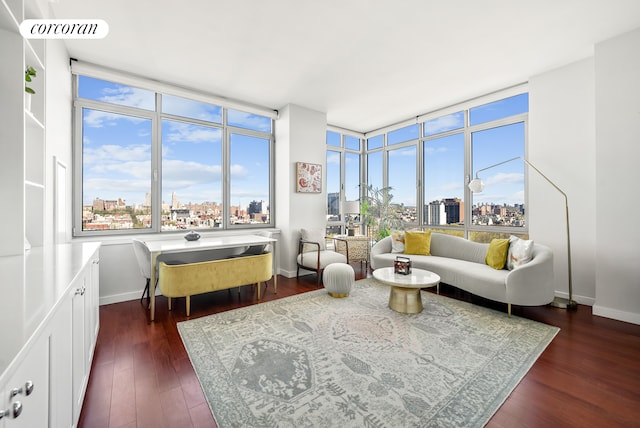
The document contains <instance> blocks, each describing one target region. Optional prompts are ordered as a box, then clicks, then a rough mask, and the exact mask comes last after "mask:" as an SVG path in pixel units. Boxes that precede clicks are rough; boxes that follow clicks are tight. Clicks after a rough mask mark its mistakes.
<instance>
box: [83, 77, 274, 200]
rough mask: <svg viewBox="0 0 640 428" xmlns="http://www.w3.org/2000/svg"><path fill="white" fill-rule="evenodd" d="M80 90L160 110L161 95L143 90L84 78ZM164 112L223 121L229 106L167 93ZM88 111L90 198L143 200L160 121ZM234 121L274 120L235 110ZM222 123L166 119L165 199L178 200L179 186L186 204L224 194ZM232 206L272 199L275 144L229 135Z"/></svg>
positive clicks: (265, 125)
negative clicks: (158, 99) (271, 156)
mask: <svg viewBox="0 0 640 428" xmlns="http://www.w3.org/2000/svg"><path fill="white" fill-rule="evenodd" d="M79 93H80V96H81V97H82V98H89V99H93V100H98V101H104V102H108V103H112V104H118V105H122V106H128V107H136V108H141V109H145V110H148V115H152V114H153V110H154V109H155V94H154V93H153V92H151V91H147V90H144V89H139V88H134V87H130V86H125V85H118V84H114V83H111V82H105V81H102V80H98V79H92V78H87V77H83V76H81V77H80V83H79ZM162 101H163V112H165V113H168V114H172V115H176V116H182V117H188V118H194V119H198V120H204V121H210V122H213V123H220V122H221V120H222V109H221V108H220V107H219V106H214V105H210V104H206V103H201V102H197V101H192V100H186V99H184V98H180V97H175V96H164V97H163V99H162ZM150 117H151V116H149V118H141V117H133V116H127V115H122V114H115V113H110V112H106V111H100V110H97V109H89V108H85V109H84V110H83V124H84V129H83V130H84V132H83V146H84V151H83V183H84V187H83V203H84V204H90V203H91V202H92V201H93V199H95V198H101V199H117V198H123V199H125V201H126V202H127V204H133V203H136V204H141V203H143V202H144V196H145V193H149V192H151V155H152V153H151V149H152V133H153V132H154V131H153V125H152V120H151V118H150ZM228 123H229V124H230V125H234V126H237V127H240V128H249V129H258V130H265V131H267V132H268V131H270V129H271V121H270V119H268V118H265V117H263V116H257V115H253V114H249V113H245V112H241V111H237V110H228ZM222 132H223V131H222V129H220V128H217V127H211V126H203V125H199V124H192V123H185V122H180V121H177V120H172V119H163V120H162V124H161V133H162V182H163V193H162V198H163V200H164V202H165V203H170V202H171V193H172V192H176V194H177V196H178V199H179V200H180V202H182V203H188V202H193V203H199V202H204V201H215V202H218V203H220V202H221V199H222V181H221V180H222V137H223V136H222ZM230 139H231V149H230V160H231V166H230V178H231V191H232V193H231V204H232V205H235V204H241V205H242V206H247V205H248V204H249V202H250V201H252V200H267V201H268V200H269V142H268V140H266V139H261V138H257V137H253V136H246V135H243V134H240V133H232V134H230Z"/></svg>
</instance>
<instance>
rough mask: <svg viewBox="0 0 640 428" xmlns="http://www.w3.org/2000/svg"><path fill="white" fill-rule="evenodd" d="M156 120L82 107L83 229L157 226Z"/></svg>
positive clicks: (106, 229)
mask: <svg viewBox="0 0 640 428" xmlns="http://www.w3.org/2000/svg"><path fill="white" fill-rule="evenodd" d="M151 129H152V127H151V120H150V119H144V118H140V117H134V116H127V115H123V114H115V113H108V112H104V111H100V110H93V109H88V108H84V109H82V205H83V207H82V230H95V231H102V230H104V231H108V230H116V229H143V228H150V227H151Z"/></svg>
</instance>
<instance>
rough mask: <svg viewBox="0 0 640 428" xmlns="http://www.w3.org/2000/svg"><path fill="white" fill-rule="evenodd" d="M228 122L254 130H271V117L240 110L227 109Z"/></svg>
mask: <svg viewBox="0 0 640 428" xmlns="http://www.w3.org/2000/svg"><path fill="white" fill-rule="evenodd" d="M227 124H228V125H230V126H237V127H238V128H244V129H252V130H254V131H261V132H271V118H268V117H266V116H260V115H257V114H252V113H246V112H244V111H239V110H232V109H228V110H227Z"/></svg>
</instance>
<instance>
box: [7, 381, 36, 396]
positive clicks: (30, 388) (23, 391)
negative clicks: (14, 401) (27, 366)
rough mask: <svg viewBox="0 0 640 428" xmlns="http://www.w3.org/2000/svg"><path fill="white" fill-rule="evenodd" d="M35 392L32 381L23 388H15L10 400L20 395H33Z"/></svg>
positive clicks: (10, 393)
mask: <svg viewBox="0 0 640 428" xmlns="http://www.w3.org/2000/svg"><path fill="white" fill-rule="evenodd" d="M32 392H33V382H31V381H30V380H28V381H26V382H25V383H24V386H23V387H21V388H13V389H12V390H11V392H9V398H13V397H15V396H16V395H18V394H23V395H24V396H28V395H31V393H32Z"/></svg>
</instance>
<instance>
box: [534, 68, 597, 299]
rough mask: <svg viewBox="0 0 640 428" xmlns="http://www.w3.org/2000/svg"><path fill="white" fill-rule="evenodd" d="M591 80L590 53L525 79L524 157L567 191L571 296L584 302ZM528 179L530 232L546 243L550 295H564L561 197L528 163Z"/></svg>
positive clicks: (591, 236)
mask: <svg viewBox="0 0 640 428" xmlns="http://www.w3.org/2000/svg"><path fill="white" fill-rule="evenodd" d="M594 82H595V72H594V60H593V58H589V59H585V60H582V61H578V62H575V63H573V64H569V65H567V66H565V67H562V68H559V69H556V70H551V71H549V72H547V73H544V74H541V75H538V76H533V77H532V78H531V79H530V81H529V89H530V90H529V112H530V113H529V138H530V139H529V147H528V151H529V152H528V159H529V161H530V162H531V163H532V164H533V165H535V166H536V167H537V168H538V169H539V170H540V171H541V172H542V173H544V174H545V175H546V176H547V177H548V178H549V179H550V180H551V181H553V182H554V183H555V184H556V185H557V186H558V187H559V188H560V189H562V190H563V191H564V192H565V193H566V194H567V199H568V202H569V217H570V222H569V224H570V231H571V257H572V263H571V265H572V267H573V269H572V277H573V281H572V284H573V298H574V300H576V301H577V302H579V303H582V304H587V305H593V303H594V301H595V297H596V289H595V288H596V287H595V265H596V263H595V260H596V252H595V248H596V237H595V233H594V230H595V228H596V220H595V215H594V203H595V188H596V187H595V186H596V177H595V174H594V171H595V166H596V159H595V155H596V147H595V146H596V142H595V93H594ZM529 184H530V187H529V192H528V195H529V201H528V203H527V207H531V208H530V212H529V221H530V226H529V232H530V237H531V239H533V240H535V241H537V242H540V243H542V244H545V245H548V246H550V247H551V248H552V250H553V253H554V271H555V290H556V295H558V296H561V297H565V298H566V297H568V269H567V266H568V259H567V239H566V235H567V233H566V229H565V225H566V221H565V217H566V216H565V203H564V198H563V197H562V196H561V194H560V193H559V192H558V191H557V190H555V189H554V188H553V187H552V186H551V185H550V184H549V183H548V182H547V181H545V180H544V179H543V178H542V177H541V176H540V175H539V174H537V173H536V172H535V171H534V170H532V169H529Z"/></svg>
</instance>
